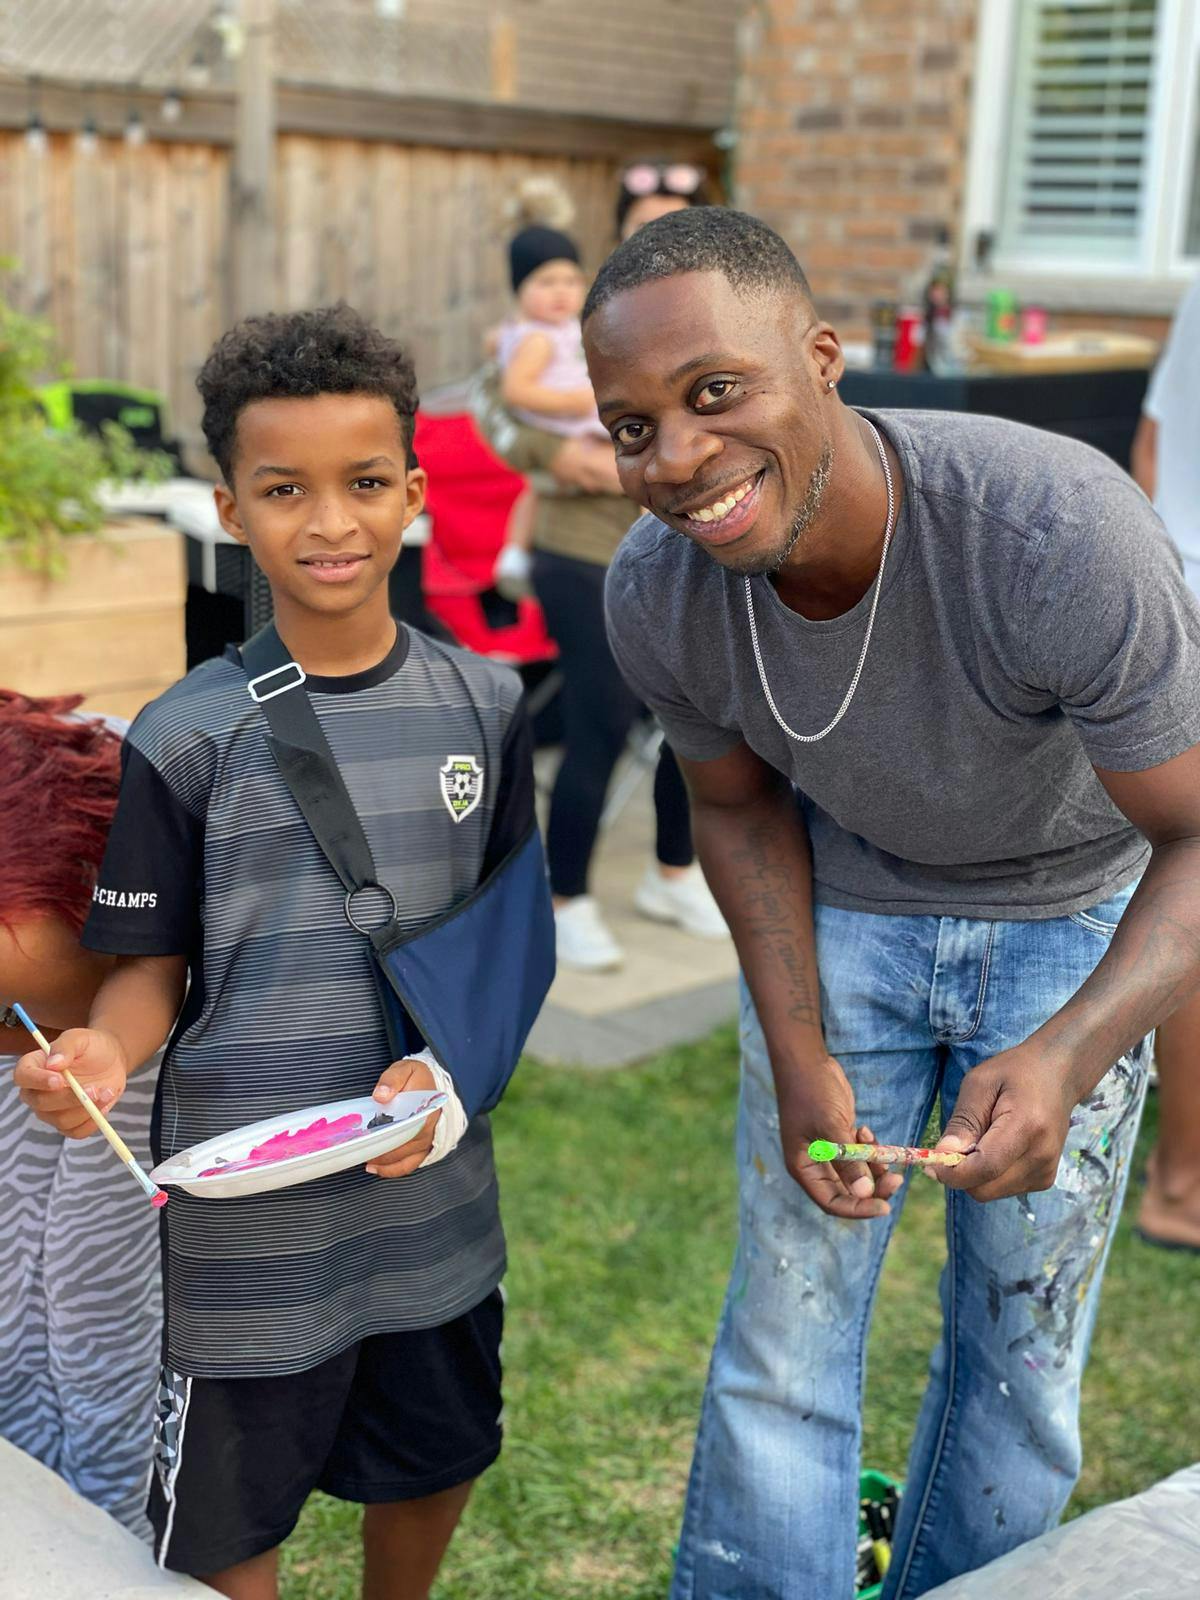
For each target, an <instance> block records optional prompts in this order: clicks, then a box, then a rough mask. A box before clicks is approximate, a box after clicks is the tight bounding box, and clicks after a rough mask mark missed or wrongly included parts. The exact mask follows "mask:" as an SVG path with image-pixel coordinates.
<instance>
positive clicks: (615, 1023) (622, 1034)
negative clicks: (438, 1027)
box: [529, 756, 737, 1067]
mask: <svg viewBox="0 0 1200 1600" xmlns="http://www.w3.org/2000/svg"><path fill="white" fill-rule="evenodd" d="M546 768H549V771H552V770H553V766H552V758H545V757H542V756H539V758H538V776H539V780H541V779H542V778H543V777H548V776H549V771H547V770H546ZM539 787H541V783H540V781H539ZM653 842H654V820H653V811H652V799H651V782H650V778H649V776H647V777H646V778H645V779H644V780H643V781H642V782H641V784H640V785H639V786H638V789H637V791H636V793H635V794H634V796H633V798H632V800H630V802H629V804H628V805H627V806H626V808H625V810H624V811H623V812H622V813H621V815H620V817H619V818H618V819H617V821H616V822H615V823H614V824H613V825H612V826H611V827H609V828H607V829H605V831H604V832H603V833H602V835H601V839H600V846H599V849H598V851H597V854H596V860H595V862H594V863H593V869H592V892H593V894H594V895H595V897H596V899H597V900H598V901H599V902H600V905H601V908H602V909H603V912H604V915H605V917H606V919H607V921H608V923H609V925H610V927H611V928H612V931H613V934H614V935H615V937H616V939H617V941H618V943H619V944H620V945H621V946H622V947H623V948H624V950H625V965H624V966H623V967H622V968H621V969H620V971H618V972H609V973H583V972H568V971H567V970H566V969H565V968H564V969H561V970H560V971H559V975H558V977H557V979H556V980H555V983H554V987H553V988H552V989H551V991H550V997H549V999H548V1000H547V1002H546V1005H545V1007H544V1009H543V1011H542V1014H541V1016H540V1017H539V1018H538V1021H537V1023H536V1025H535V1027H534V1030H533V1034H532V1035H531V1037H530V1040H529V1052H530V1054H531V1055H535V1056H538V1057H540V1058H541V1059H542V1060H544V1061H558V1062H563V1063H565V1064H569V1065H576V1066H589V1067H615V1066H622V1065H624V1064H625V1063H627V1062H630V1061H637V1060H639V1059H641V1058H642V1057H643V1056H648V1055H653V1054H654V1053H655V1052H656V1051H658V1050H664V1049H667V1048H668V1047H669V1046H671V1045H674V1044H685V1043H688V1042H689V1041H691V1040H693V1039H698V1038H701V1037H703V1035H704V1034H706V1033H709V1032H710V1031H711V1030H712V1029H713V1028H715V1027H716V1026H717V1025H718V1024H719V1023H721V1022H725V1021H727V1020H728V1019H729V1018H731V1017H732V1016H734V1014H735V1013H736V1011H737V957H736V956H735V954H734V950H733V943H732V941H731V940H710V939H697V938H693V937H692V936H691V935H689V934H685V933H681V932H680V931H679V930H678V929H677V928H672V927H667V926H664V925H663V924H662V923H657V922H650V921H648V920H647V919H646V918H645V917H642V916H639V915H638V913H637V912H636V911H635V910H634V909H633V895H634V891H635V889H636V888H637V885H638V882H639V880H640V879H641V876H642V874H643V872H644V871H645V870H646V863H647V862H648V861H649V860H650V859H651V854H652V850H653Z"/></svg>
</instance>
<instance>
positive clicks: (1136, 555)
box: [584, 209, 1200, 1600]
mask: <svg viewBox="0 0 1200 1600" xmlns="http://www.w3.org/2000/svg"><path fill="white" fill-rule="evenodd" d="M584 338H585V344H586V346H587V351H588V361H589V368H590V371H591V376H592V382H593V385H594V387H595V390H596V397H597V401H598V403H599V407H600V414H601V417H602V418H603V419H604V421H605V423H606V425H607V427H608V429H609V431H610V433H611V434H612V437H613V440H614V442H615V445H616V451H617V464H618V470H619V473H620V477H621V482H622V486H623V488H624V490H625V492H626V494H627V495H629V497H630V498H631V499H632V500H636V501H637V502H638V503H639V504H641V505H643V506H646V507H647V508H648V509H649V513H650V514H649V515H648V516H646V517H644V518H643V519H642V520H641V521H640V522H639V523H638V524H637V525H636V527H635V528H634V529H633V531H632V532H631V533H630V535H629V537H628V539H627V540H626V542H625V544H624V545H623V547H622V549H621V551H620V552H619V553H618V556H617V558H616V561H615V562H614V565H613V568H612V573H611V576H610V579H609V586H608V607H609V628H610V634H611V637H612V641H613V646H614V649H615V650H616V652H617V655H618V658H619V660H620V661H621V663H622V666H623V669H624V670H625V672H626V674H627V676H628V677H629V680H630V682H631V683H632V684H633V686H634V687H635V688H636V689H637V690H638V692H639V693H640V694H641V695H642V696H643V698H644V699H646V700H647V701H648V702H649V703H650V704H651V705H652V706H653V707H654V709H655V710H656V711H657V713H658V715H659V716H660V717H661V719H662V721H663V724H664V726H665V728H666V731H667V736H668V737H669V739H670V740H671V743H672V745H673V746H674V748H675V749H676V750H677V752H678V754H679V755H680V757H681V758H682V760H683V766H684V770H685V773H686V775H687V778H688V783H689V786H690V789H691V796H692V804H693V816H694V824H695V832H696V841H697V846H698V849H699V853H700V857H701V860H702V861H703V863H704V867H705V871H706V873H707V875H708V878H709V881H710V884H711V886H712V888H713V890H714V893H715V894H716V897H717V900H718V902H719V903H720V905H721V908H722V910H723V912H724V914H725V916H726V918H727V920H728V922H729V924H730V927H731V929H732V931H733V934H734V937H735V939H736V941H737V945H738V951H739V954H740V957H741V962H742V967H743V971H744V974H745V979H746V987H747V992H746V995H745V999H744V1003H743V1011H742V1049H743V1081H742V1098H741V1108H740V1120H739V1131H738V1151H739V1159H740V1165H741V1174H742V1183H741V1233H740V1242H739V1250H738V1256H737V1260H736V1263H735V1267H734V1273H733V1278H732V1281H731V1285H730V1291H729V1296H728V1300H727V1303H726V1307H725V1312H724V1315H723V1318H722V1322H721V1328H720V1332H719V1333H718V1336H717V1344H716V1349H715V1351H714V1355H713V1362H712V1369H711V1373H710V1378H709V1385H708V1390H707V1394H706V1397H705V1401H704V1408H703V1414H702V1418H701V1423H700V1432H699V1438H698V1441H697V1447H696V1456H695V1461H694V1464H693V1469H692V1477H691V1483H690V1487H689V1491H688V1502H687V1509H686V1512H685V1520H684V1530H683V1536H682V1540H681V1546H680V1554H679V1561H678V1567H677V1571H676V1577H675V1586H674V1591H673V1593H674V1596H675V1600H685V1597H696V1600H751V1597H753V1600H766V1597H769V1596H777V1597H786V1600H847V1597H848V1596H850V1595H851V1594H852V1593H853V1590H854V1575H853V1554H854V1553H853V1544H854V1527H855V1513H856V1509H857V1507H856V1499H857V1472H858V1465H859V1461H858V1453H859V1440H860V1427H859V1411H860V1402H861V1373H862V1358H863V1348H864V1340H865V1334H866V1328H867V1323H868V1320H869V1316H870V1309H871V1302H872V1297H873V1294H874V1290H875V1285H876V1281H877V1278H878V1274H879V1268H880V1264H881V1261H882V1257H883V1251H884V1248H885V1245H886V1243H887V1238H888V1234H889V1232H890V1229H891V1227H892V1226H893V1224H894V1221H895V1211H894V1210H893V1207H892V1206H891V1204H890V1202H891V1200H892V1197H893V1196H896V1197H897V1200H896V1208H895V1209H896V1210H898V1207H899V1189H900V1180H899V1178H898V1176H896V1175H895V1174H891V1173H885V1172H884V1171H883V1170H882V1169H879V1168H875V1169H868V1168H866V1167H864V1166H862V1165H857V1166H842V1167H840V1168H837V1167H834V1168H831V1167H829V1166H817V1165H815V1164H813V1163H811V1162H810V1161H809V1160H808V1158H807V1155H806V1151H807V1147H808V1144H809V1142H810V1140H812V1139H814V1138H817V1137H822V1138H827V1139H833V1140H850V1139H853V1138H855V1136H856V1135H859V1136H861V1137H862V1138H864V1139H867V1138H871V1137H872V1136H877V1137H878V1139H880V1140H882V1141H887V1142H895V1143H902V1144H912V1143H915V1142H917V1141H918V1140H919V1139H920V1137H921V1133H922V1130H923V1129H924V1127H925V1124H926V1119H927V1118H928V1116H929V1114H930V1111H931V1109H932V1107H933V1105H934V1103H935V1101H936V1100H937V1098H938V1097H939V1095H940V1097H941V1099H942V1103H943V1106H944V1108H945V1110H946V1111H947V1112H950V1113H951V1114H950V1115H949V1116H948V1119H947V1121H946V1124H945V1133H944V1136H943V1137H942V1139H941V1141H940V1147H941V1148H942V1149H944V1150H957V1151H960V1152H964V1151H965V1152H968V1153H967V1154H966V1157H965V1159H964V1160H963V1161H962V1163H961V1164H960V1165H958V1166H956V1167H953V1168H949V1169H942V1181H943V1182H944V1183H945V1184H946V1187H947V1189H948V1191H949V1192H948V1195H947V1233H948V1240H949V1262H948V1265H947V1268H946V1271H945V1274H944V1276H943V1281H942V1301H943V1310H944V1328H943V1336H942V1340H941V1344H940V1347H939V1349H938V1351H937V1352H936V1353H935V1355H934V1358H933V1362H932V1367H931V1373H930V1382H929V1387H928V1390H927V1393H926V1396H925V1401H924V1404H923V1407H922V1410H921V1415H920V1419H919V1422H918V1426H917V1432H916V1437H915V1440H914V1444H913V1450H912V1456H911V1459H910V1462H909V1467H908V1473H907V1490H906V1494H905V1496H904V1501H903V1507H902V1512H901V1516H900V1521H899V1527H898V1531H897V1538H896V1543H895V1557H894V1560H893V1564H892V1567H891V1570H890V1572H889V1573H888V1577H887V1581H886V1585H885V1590H884V1593H885V1595H886V1597H887V1600H912V1597H914V1596H917V1595H920V1594H923V1593H925V1592H926V1591H927V1590H928V1589H930V1588H932V1587H933V1586H934V1585H936V1584H938V1583H940V1582H942V1581H943V1580H945V1579H947V1578H950V1577H952V1576H954V1575H955V1574H957V1573H959V1572H961V1571H964V1570H966V1569H969V1568H972V1567H975V1566H979V1565H982V1564H983V1563H984V1562H986V1561H988V1560H990V1559H991V1558H992V1557H993V1556H995V1555H998V1554H1000V1553H1001V1552H1002V1551H1004V1550H1006V1549H1008V1548H1010V1547H1011V1546H1013V1545H1015V1544H1018V1543H1020V1542H1021V1541H1023V1540H1025V1539H1028V1538H1030V1537H1031V1536H1033V1535H1035V1534H1037V1533H1040V1532H1042V1531H1043V1530H1044V1529H1045V1528H1046V1527H1048V1526H1049V1525H1050V1524H1052V1523H1053V1522H1054V1521H1055V1520H1056V1519H1057V1517H1058V1515H1059V1513H1060V1511H1061V1509H1062V1507H1063V1505H1064V1503H1065V1501H1066V1499H1067V1496H1068V1494H1069V1493H1070V1490H1071V1486H1072V1484H1073V1482H1074V1480H1075V1477H1076V1475H1077V1472H1078V1469H1079V1438H1078V1398H1079V1380H1080V1375H1081V1373H1082V1370H1083V1366H1084V1362H1085V1359H1086V1353H1087V1344H1088V1338H1089V1334H1090V1331H1091V1327H1092V1323H1093V1320H1094V1317H1095V1312H1096V1306H1097V1296H1098V1292H1099V1284H1100V1278H1101V1275H1102V1270H1103V1266H1104V1262H1105V1258H1106V1254H1107V1250H1108V1246H1109V1242H1110V1239H1111V1234H1112V1226H1113V1223H1114V1220H1115V1217H1116V1215H1117V1211H1118V1209H1119V1206H1120V1201H1121V1196H1122V1192H1123V1189H1124V1184H1125V1179H1126V1176H1127V1172H1128V1164H1129V1159H1130V1153H1131V1150H1132V1145H1133V1139H1134V1134H1135V1131H1136V1125H1137V1120H1138V1115H1139V1111H1140V1106H1141V1100H1142V1096H1143V1092H1144V1084H1145V1068H1146V1061H1145V1047H1144V1040H1145V1036H1146V1035H1147V1034H1148V1033H1149V1031H1150V1030H1151V1029H1152V1028H1153V1027H1154V1025H1155V1024H1156V1023H1157V1022H1158V1021H1159V1020H1160V1019H1161V1018H1162V1017H1163V1016H1165V1015H1166V1014H1167V1013H1168V1012H1169V1011H1170V1010H1171V1008H1172V1007H1173V1006H1175V1005H1177V1004H1179V1002H1180V1001H1181V1000H1182V999H1183V998H1184V996H1185V995H1187V994H1188V993H1189V992H1190V991H1191V990H1192V989H1193V988H1194V987H1195V986H1196V984H1197V979H1198V978H1200V753H1198V752H1197V751H1196V750H1195V749H1193V746H1194V745H1195V744H1196V742H1197V740H1200V612H1198V611H1197V608H1196V605H1195V602H1194V601H1193V600H1192V597H1191V595H1190V594H1189V592H1188V590H1187V588H1186V586H1185V584H1184V582H1183V579H1182V577H1181V575H1180V573H1179V567H1178V561H1177V559H1176V558H1175V556H1174V554H1173V552H1172V551H1171V549H1170V547H1169V545H1168V543H1167V541H1166V539H1165V536H1164V534H1163V531H1162V528H1161V526H1160V524H1159V523H1158V521H1157V519H1156V518H1155V516H1154V515H1153V513H1152V512H1151V510H1150V508H1149V507H1148V506H1147V504H1146V502H1145V499H1144V497H1143V496H1142V495H1141V494H1140V493H1139V491H1138V490H1137V489H1136V488H1135V487H1134V485H1133V484H1132V483H1131V482H1130V481H1129V479H1128V478H1127V477H1126V476H1125V474H1124V473H1122V472H1120V471H1119V470H1118V469H1117V468H1116V467H1115V466H1113V465H1112V464H1111V463H1110V462H1108V461H1106V460H1104V459H1103V458H1102V457H1100V456H1098V455H1096V454H1095V453H1094V452H1093V451H1091V450H1089V449H1087V448H1085V447H1084V446H1082V445H1079V444H1075V443H1072V442H1069V441H1066V440H1063V439H1059V438H1056V437H1053V436H1051V435H1048V434H1042V433H1037V432H1033V431H1031V430H1029V429H1025V428H1022V427H1019V426H1016V425H1013V424H1010V423H1005V422H999V421H995V420H992V419H989V418H981V417H966V416H955V415H948V414H944V413H931V414H922V413H903V412H894V413H888V414H881V415H878V416H873V417H867V416H864V415H860V414H857V413H855V412H852V411H850V410H848V409H847V408H846V407H844V406H843V405H842V403H841V402H840V400H839V398H838V394H837V382H838V379H839V378H840V376H841V374H842V370H843V363H842V355H841V351H840V348H839V346H838V340H837V336H836V334H835V333H834V331H833V329H832V328H830V327H829V326H828V324H826V323H824V322H822V321H821V320H820V318H819V317H818V315H817V313H816V312H815V310H814V308H813V304H812V300H811V298H810V295H809V291H808V285H807V283H806V281H805V278H804V274H803V273H802V271H801V269H800V267H799V265H798V263H797V262H796V260H795V258H794V257H793V256H792V254H791V252H790V251H789V250H788V248H787V247H786V245H785V244H784V243H783V241H782V240H781V239H780V238H779V237H778V236H777V235H776V234H774V233H773V232H772V231H771V230H770V229H769V228H767V227H765V226H763V225H762V224H761V223H759V222H756V221H755V220H753V219H752V218H749V217H746V216H743V215H741V214H739V213H736V212H728V211H720V210H715V209H713V210H695V211H689V212H682V213H680V214H678V215H675V216H670V217H665V218H663V219H662V220H661V221H659V222H655V223H652V224H650V225H649V226H648V227H646V228H644V229H642V230H641V232H640V233H638V234H637V235H635V237H634V238H633V239H631V240H630V241H628V242H627V243H626V244H624V245H622V246H621V247H620V248H619V249H618V250H617V251H616V252H615V254H614V255H613V256H612V257H610V259H609V261H608V262H607V264H606V265H605V267H604V268H603V269H602V270H601V272H600V275H599V276H598V278H597V280H596V282H595V285H594V286H593V289H592V291H591V294H590V296H589V300H588V304H587V306H586V307H585V309H584ZM1147 841H1148V842H1147ZM1139 877H1141V886H1140V888H1138V889H1137V892H1136V894H1135V893H1134V889H1135V886H1136V884H1137V880H1138V879H1139ZM1118 924H1119V927H1118ZM980 1202H986V1203H980Z"/></svg>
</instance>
